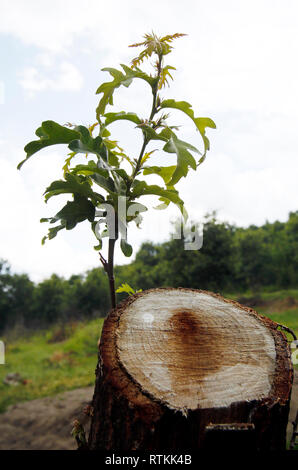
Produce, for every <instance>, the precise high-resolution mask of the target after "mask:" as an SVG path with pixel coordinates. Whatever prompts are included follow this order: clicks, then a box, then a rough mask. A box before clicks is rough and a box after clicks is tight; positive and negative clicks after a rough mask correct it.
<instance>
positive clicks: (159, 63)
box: [132, 55, 162, 181]
mask: <svg viewBox="0 0 298 470" xmlns="http://www.w3.org/2000/svg"><path fill="white" fill-rule="evenodd" d="M161 64H162V55H159V56H158V62H157V76H156V87H155V89H154V91H153V102H152V108H151V113H150V116H149V119H148V120H149V121H151V120H152V119H153V117H154V115H155V114H156V113H157V109H156V100H157V91H158V83H159V79H160V74H161ZM147 144H148V141H147V138H146V136H144V141H143V145H142V148H141V151H140V155H139V158H138V160H137V164H136V167H135V170H134V172H133V175H132V181H133V180H134V179H135V177H136V175H137V174H138V172H139V170H140V168H141V161H142V158H143V155H144V152H145V149H146V147H147Z"/></svg>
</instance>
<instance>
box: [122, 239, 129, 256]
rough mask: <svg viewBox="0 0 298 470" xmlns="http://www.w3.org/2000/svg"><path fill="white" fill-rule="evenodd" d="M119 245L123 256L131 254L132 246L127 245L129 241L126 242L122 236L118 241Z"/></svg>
mask: <svg viewBox="0 0 298 470" xmlns="http://www.w3.org/2000/svg"><path fill="white" fill-rule="evenodd" d="M120 247H121V250H122V253H123V254H124V255H125V256H127V257H129V256H131V255H132V246H131V245H129V243H127V242H126V241H125V240H123V238H122V239H121V241H120Z"/></svg>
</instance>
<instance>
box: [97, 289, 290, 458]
mask: <svg viewBox="0 0 298 470" xmlns="http://www.w3.org/2000/svg"><path fill="white" fill-rule="evenodd" d="M277 326H278V325H277V324H276V323H275V322H273V321H271V320H269V319H267V318H265V317H262V316H260V315H258V314H257V313H256V312H255V311H254V310H252V309H251V308H248V307H244V306H242V305H240V304H238V303H236V302H234V301H231V300H227V299H224V298H223V297H221V296H219V295H217V294H213V293H211V292H206V291H201V290H194V289H182V288H179V289H152V290H148V291H145V292H142V293H140V294H137V295H134V296H132V297H129V298H128V299H126V300H125V301H124V302H122V303H121V304H120V305H119V306H118V307H117V308H116V309H114V310H112V311H111V312H110V314H109V316H108V317H107V318H106V320H105V322H104V326H103V331H102V336H101V340H100V346H99V361H98V366H97V369H96V384H95V391H94V397H93V417H92V423H91V429H90V435H89V442H88V445H89V448H90V449H100V450H118V451H130V450H148V451H151V450H159V451H160V450H165V449H168V450H170V449H173V450H177V449H180V450H196V449H201V448H210V439H211V444H212V439H214V448H217V444H218V443H219V441H218V439H219V440H220V439H221V438H220V436H221V435H222V436H224V439H223V440H222V442H225V446H226V445H227V442H230V444H231V447H232V446H233V435H234V436H235V435H236V434H237V435H238V434H239V433H240V434H239V435H240V436H243V439H242V442H243V443H244V442H250V443H251V442H254V443H255V444H254V445H255V446H256V448H257V449H260V450H281V449H284V448H285V442H286V441H285V439H286V426H287V421H288V413H289V402H290V395H291V387H292V381H293V368H292V364H291V358H290V349H289V346H288V343H287V340H286V337H285V335H284V333H282V332H281V331H279V330H278V329H277ZM220 425H222V426H220ZM224 425H225V426H224ZM212 429H213V431H214V433H213V434H212V432H211V431H212ZM219 429H220V430H221V431H220V432H219V431H218V430H219ZM235 429H236V430H237V431H239V432H237V433H236V434H235V432H230V433H229V431H231V430H232V431H235ZM207 430H208V432H207ZM210 430H211V431H210ZM246 430H250V432H251V431H252V430H253V431H254V439H253V441H252V440H251V439H248V440H246V439H245V434H244V432H245V431H246ZM218 432H219V434H218ZM213 435H214V436H217V437H213V438H212V436H213ZM218 435H219V437H218ZM250 435H251V434H250ZM229 436H231V437H229ZM216 439H217V441H216ZM229 439H230V441H229ZM238 442H239V441H238Z"/></svg>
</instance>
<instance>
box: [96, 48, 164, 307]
mask: <svg viewBox="0 0 298 470" xmlns="http://www.w3.org/2000/svg"><path fill="white" fill-rule="evenodd" d="M161 64H162V55H159V56H158V62H157V76H156V87H155V89H154V91H153V102H152V108H151V112H150V116H149V121H151V120H152V119H153V117H154V115H155V114H156V113H157V109H156V100H157V91H158V82H159V79H160V74H161ZM147 144H148V140H147V137H146V136H145V135H144V140H143V144H142V148H141V151H140V154H139V157H138V160H137V164H136V167H135V169H134V172H133V174H132V177H131V182H130V184H129V185H128V187H127V192H129V190H130V186H131V184H132V182H133V180H134V179H135V177H136V176H137V174H138V172H139V170H140V168H141V161H142V158H143V155H144V152H145V149H146V147H147ZM117 239H118V216H117V213H116V214H115V238H109V252H108V261H106V260H104V259H103V258H102V256H101V257H100V260H101V262H102V264H103V267H104V269H105V271H106V273H107V275H108V278H109V288H110V298H111V305H112V308H115V307H116V292H115V278H114V251H115V243H116V241H117Z"/></svg>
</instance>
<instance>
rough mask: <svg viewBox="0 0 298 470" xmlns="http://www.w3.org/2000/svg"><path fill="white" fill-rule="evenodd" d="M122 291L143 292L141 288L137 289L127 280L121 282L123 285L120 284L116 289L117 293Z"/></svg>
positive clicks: (129, 293) (130, 292) (128, 292)
mask: <svg viewBox="0 0 298 470" xmlns="http://www.w3.org/2000/svg"><path fill="white" fill-rule="evenodd" d="M122 292H125V293H126V294H128V295H133V294H135V293H136V292H141V289H140V290H138V291H135V290H134V289H133V288H132V287H131V286H130V285H129V284H127V283H126V282H125V283H123V284H121V286H119V287H118V288H117V289H116V293H117V294H121V293H122Z"/></svg>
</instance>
